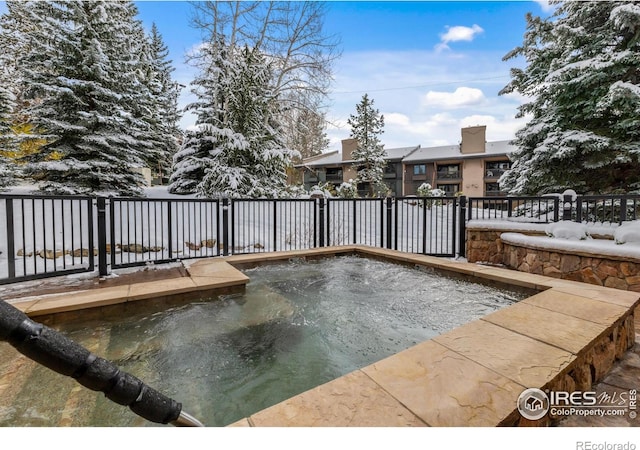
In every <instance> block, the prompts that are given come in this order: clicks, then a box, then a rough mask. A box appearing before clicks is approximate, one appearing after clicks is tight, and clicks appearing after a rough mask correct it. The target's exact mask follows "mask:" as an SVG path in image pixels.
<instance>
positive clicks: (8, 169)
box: [0, 77, 16, 190]
mask: <svg viewBox="0 0 640 450" xmlns="http://www.w3.org/2000/svg"><path fill="white" fill-rule="evenodd" d="M1 82H2V78H1V77H0V83H1ZM13 98H14V97H13V94H12V93H11V92H9V90H8V89H6V88H4V87H3V86H2V85H1V84H0V190H1V189H3V188H5V187H7V186H10V185H12V184H14V183H15V170H14V164H13V161H11V160H10V159H9V158H8V157H7V156H6V155H7V154H10V153H12V152H14V151H15V146H16V140H15V137H14V133H13V130H12V129H11V126H10V121H11V118H10V117H11V112H12V110H13Z"/></svg>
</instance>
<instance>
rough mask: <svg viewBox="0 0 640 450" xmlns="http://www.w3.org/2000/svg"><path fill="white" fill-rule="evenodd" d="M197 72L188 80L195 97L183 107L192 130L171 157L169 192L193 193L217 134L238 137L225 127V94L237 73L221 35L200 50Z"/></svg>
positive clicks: (227, 124)
mask: <svg viewBox="0 0 640 450" xmlns="http://www.w3.org/2000/svg"><path fill="white" fill-rule="evenodd" d="M200 53H201V55H200V58H199V63H200V73H199V74H198V76H196V78H195V79H194V80H193V81H192V82H191V86H192V93H193V94H194V95H196V97H197V100H196V101H195V102H193V103H191V104H189V105H187V107H186V108H185V111H193V112H194V113H195V114H196V116H197V119H196V123H195V129H194V130H188V131H187V132H186V133H185V138H184V142H183V144H182V147H181V148H180V150H179V151H178V152H177V153H176V154H175V155H174V157H173V172H172V174H171V178H170V183H171V184H170V185H169V192H171V193H174V194H193V193H195V192H196V190H197V187H198V184H199V183H200V182H201V180H202V178H203V177H204V175H205V165H206V163H207V160H208V159H209V158H210V157H211V152H213V153H214V155H215V154H217V153H216V152H217V150H216V147H217V146H219V143H218V139H219V137H218V136H222V135H226V136H227V139H228V140H229V141H233V140H235V139H236V138H238V136H235V133H234V131H233V130H232V129H230V128H229V119H228V111H227V95H228V93H232V92H231V90H232V88H231V86H232V81H233V79H234V77H235V76H236V74H237V69H236V66H235V64H234V63H235V61H234V60H233V59H232V58H231V56H230V54H229V48H228V47H227V45H226V43H225V41H224V38H222V37H220V36H218V37H217V38H216V39H215V40H213V41H212V42H211V43H210V44H207V45H203V46H202V48H201V50H200Z"/></svg>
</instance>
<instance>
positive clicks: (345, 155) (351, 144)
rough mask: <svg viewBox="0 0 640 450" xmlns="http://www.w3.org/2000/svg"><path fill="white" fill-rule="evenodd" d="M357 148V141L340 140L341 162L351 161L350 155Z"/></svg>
mask: <svg viewBox="0 0 640 450" xmlns="http://www.w3.org/2000/svg"><path fill="white" fill-rule="evenodd" d="M357 148H358V140H357V139H343V140H342V160H343V161H351V160H352V159H353V158H352V157H351V154H352V153H353V151H354V150H355V149H357Z"/></svg>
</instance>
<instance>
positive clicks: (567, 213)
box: [562, 195, 582, 220]
mask: <svg viewBox="0 0 640 450" xmlns="http://www.w3.org/2000/svg"><path fill="white" fill-rule="evenodd" d="M572 205H573V200H572V198H571V196H570V195H563V197H562V220H571V209H572ZM578 211H580V212H578ZM581 212H582V208H581V205H580V199H577V201H576V217H577V218H578V219H579V217H580V213H581Z"/></svg>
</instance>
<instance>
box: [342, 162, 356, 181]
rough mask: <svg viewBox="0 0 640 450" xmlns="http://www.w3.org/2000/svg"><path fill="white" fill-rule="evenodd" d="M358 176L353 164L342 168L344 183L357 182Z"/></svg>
mask: <svg viewBox="0 0 640 450" xmlns="http://www.w3.org/2000/svg"><path fill="white" fill-rule="evenodd" d="M357 175H358V174H357V173H356V170H355V168H354V167H353V166H352V165H351V164H345V165H343V166H342V179H343V180H344V181H349V180H355V179H356V176H357Z"/></svg>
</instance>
